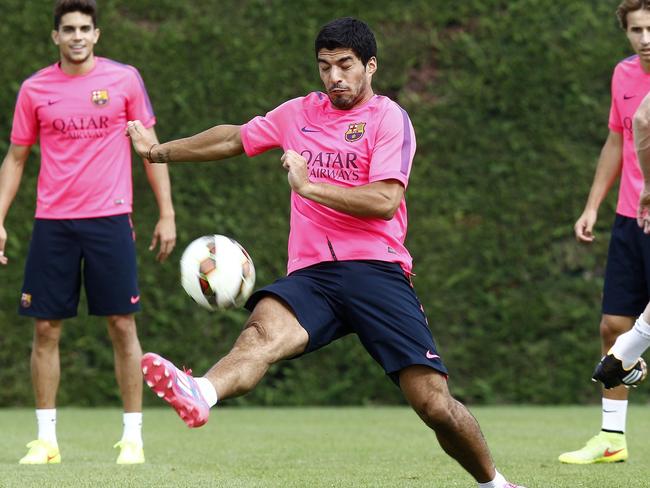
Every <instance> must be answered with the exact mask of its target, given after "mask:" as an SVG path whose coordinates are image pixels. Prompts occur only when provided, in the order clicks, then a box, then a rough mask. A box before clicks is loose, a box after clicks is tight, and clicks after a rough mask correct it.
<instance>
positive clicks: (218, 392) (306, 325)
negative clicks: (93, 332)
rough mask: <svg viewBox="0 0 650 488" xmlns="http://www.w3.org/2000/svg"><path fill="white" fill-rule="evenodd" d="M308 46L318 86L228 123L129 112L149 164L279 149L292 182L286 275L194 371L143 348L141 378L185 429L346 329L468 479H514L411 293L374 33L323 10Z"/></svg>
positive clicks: (400, 170) (403, 147)
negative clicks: (164, 119)
mask: <svg viewBox="0 0 650 488" xmlns="http://www.w3.org/2000/svg"><path fill="white" fill-rule="evenodd" d="M315 54H316V59H317V63H318V70H319V73H320V77H321V80H322V82H323V85H324V87H325V90H324V92H313V93H310V94H309V95H307V96H304V97H300V98H295V99H293V100H289V101H287V102H286V103H284V104H282V105H280V106H279V107H277V108H275V109H274V110H272V111H271V112H269V113H267V114H266V116H263V117H255V118H254V119H253V120H251V121H249V122H248V123H246V124H244V125H243V126H241V127H240V126H234V125H219V126H216V127H213V128H211V129H208V130H207V131H205V132H202V133H200V134H197V135H195V136H192V137H188V138H186V139H180V140H177V141H171V142H167V143H165V144H157V143H156V141H155V140H154V139H152V138H151V137H149V136H148V135H147V134H146V133H145V132H143V131H142V128H141V125H140V123H139V122H138V121H133V122H129V124H128V133H129V135H130V137H131V139H132V141H133V145H134V147H135V150H136V151H137V152H138V153H139V154H141V155H146V156H147V157H150V158H152V161H153V162H157V163H158V162H159V163H163V162H165V163H166V162H174V161H214V160H219V159H224V158H227V157H231V156H236V155H239V154H242V153H246V154H247V155H248V156H254V155H256V154H260V153H262V152H265V151H267V150H269V149H273V148H282V150H283V151H284V154H283V155H282V157H281V162H282V166H283V167H284V169H286V171H287V173H288V183H289V185H290V187H291V190H292V192H291V217H290V218H291V232H290V234H289V259H288V269H287V271H288V276H286V277H283V278H280V279H278V280H277V281H275V282H274V283H273V284H271V285H269V286H266V287H265V288H262V289H261V290H258V291H257V292H256V293H255V294H253V295H252V296H251V297H250V299H249V300H248V302H247V304H246V307H247V308H248V309H249V310H251V315H250V317H249V319H248V321H247V323H246V325H245V326H244V329H243V331H242V333H241V334H240V336H239V337H238V339H237V341H236V342H235V344H234V347H233V348H232V349H231V351H230V352H229V353H228V354H227V355H226V356H225V357H223V358H222V359H221V360H220V361H219V362H217V363H216V364H215V365H214V366H213V367H212V368H211V369H210V371H208V373H207V374H206V375H205V376H204V377H200V378H193V377H192V376H190V375H189V374H186V373H185V372H183V371H180V370H179V369H177V368H176V367H175V366H174V365H173V364H172V363H170V362H169V361H167V360H166V359H164V358H162V357H160V356H158V355H156V354H151V353H149V354H145V355H144V356H143V359H142V366H143V368H142V370H143V373H144V377H145V380H146V382H147V384H148V385H149V386H150V387H151V388H152V389H153V391H154V392H156V394H157V395H158V396H159V397H161V398H163V399H164V400H165V401H167V402H168V403H170V404H171V405H172V406H173V407H174V409H175V410H176V411H177V412H178V414H179V415H180V417H181V418H182V419H183V420H184V421H185V423H186V424H187V425H188V426H190V427H199V426H201V425H203V424H205V422H207V420H208V416H209V413H210V407H212V406H213V405H215V404H216V403H217V399H218V398H219V399H220V400H223V399H226V398H232V397H236V396H239V395H243V394H245V393H247V392H249V391H251V390H252V389H253V388H254V387H255V386H256V385H257V384H258V382H259V381H260V380H261V379H262V377H263V376H264V374H265V373H266V371H267V370H268V368H269V367H270V366H271V365H272V364H274V363H277V362H279V361H281V360H283V359H290V358H296V357H298V356H301V355H303V354H307V353H310V352H313V351H315V350H317V349H320V348H322V347H324V346H326V345H327V344H329V343H330V342H332V341H334V340H336V339H338V338H340V337H342V336H344V335H346V334H350V333H355V334H356V335H357V336H358V337H359V339H360V341H361V343H362V344H363V345H364V347H365V348H366V350H367V351H368V352H369V353H370V354H371V355H372V357H373V358H374V359H375V360H376V361H377V362H379V364H381V366H382V367H383V368H384V370H385V371H386V373H387V374H388V376H389V377H390V378H391V379H392V380H393V381H394V382H395V384H396V385H398V386H399V388H400V389H401V390H402V392H403V394H404V396H405V398H406V399H407V401H408V402H409V404H410V405H411V406H412V407H413V409H414V410H415V411H416V412H417V413H418V415H419V416H420V418H421V419H422V420H423V421H424V422H425V424H426V425H427V426H429V427H430V428H431V429H432V430H433V431H434V432H435V433H436V436H437V437H438V441H439V442H440V444H441V446H442V447H443V449H444V450H445V451H446V452H447V454H449V455H450V456H451V457H453V458H454V459H456V460H457V461H458V462H459V463H460V464H461V466H462V467H463V468H464V469H465V470H466V471H467V472H468V473H469V474H470V475H471V476H472V477H473V478H474V479H475V480H476V481H477V482H478V486H479V487H481V488H518V487H517V486H516V485H513V484H512V483H509V482H508V481H506V479H505V478H504V477H503V476H502V475H501V474H499V473H498V472H497V471H496V469H495V466H494V463H493V461H492V458H491V456H490V452H489V450H488V447H487V443H486V442H485V439H484V438H483V435H482V434H481V430H480V428H479V425H478V423H477V422H476V420H475V419H474V417H473V416H472V415H471V414H470V413H469V411H468V410H467V409H466V408H465V407H464V406H463V405H462V404H461V403H460V402H458V401H457V400H455V399H454V398H453V397H452V396H451V394H450V393H449V389H448V386H447V368H446V367H445V365H444V364H443V362H442V358H441V357H440V355H439V354H438V352H437V351H436V345H435V342H434V341H433V338H432V335H431V331H430V329H429V327H428V323H427V319H426V316H425V315H424V312H423V310H422V306H421V305H420V302H419V300H418V298H417V296H416V295H415V292H414V290H413V286H412V283H411V280H410V276H411V275H412V272H411V261H412V260H411V256H410V254H409V253H408V251H407V249H406V248H405V246H404V238H405V236H406V222H407V218H406V203H405V199H404V192H405V190H406V187H407V185H408V178H409V174H410V171H411V164H412V162H413V156H414V154H415V133H414V131H413V127H412V125H411V121H410V119H409V116H408V114H407V113H406V112H405V111H404V109H402V108H401V107H400V106H399V105H397V104H396V103H395V102H393V101H392V100H390V99H388V98H386V97H383V96H379V95H375V94H374V92H373V89H372V84H371V82H372V77H373V75H374V74H375V72H376V70H377V67H378V63H377V47H376V42H375V37H374V34H373V33H372V31H371V30H370V28H369V27H368V26H367V25H366V24H365V23H363V22H361V21H359V20H356V19H352V18H343V19H337V20H334V21H332V22H330V23H329V24H327V25H326V26H324V27H323V28H322V29H321V31H320V32H319V34H318V36H317V38H316V43H315ZM519 488H521V487H519Z"/></svg>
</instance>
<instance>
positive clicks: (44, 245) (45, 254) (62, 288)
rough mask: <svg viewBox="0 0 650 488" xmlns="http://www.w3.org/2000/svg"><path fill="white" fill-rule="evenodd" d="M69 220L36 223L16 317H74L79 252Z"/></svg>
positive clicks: (78, 274) (78, 277)
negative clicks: (18, 315)
mask: <svg viewBox="0 0 650 488" xmlns="http://www.w3.org/2000/svg"><path fill="white" fill-rule="evenodd" d="M71 225H72V224H71V222H70V221H69V220H48V219H36V220H35V221H34V228H33V231H32V238H31V240H30V244H29V252H28V255H27V260H26V262H25V276H24V282H23V287H22V291H21V297H20V307H19V313H20V314H21V315H26V316H30V317H36V318H39V319H65V318H70V317H74V316H76V315H77V306H78V304H79V291H80V286H81V248H80V245H79V242H78V240H77V238H76V234H75V232H74V229H73V228H72V227H71Z"/></svg>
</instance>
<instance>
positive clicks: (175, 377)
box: [141, 352, 210, 427]
mask: <svg viewBox="0 0 650 488" xmlns="http://www.w3.org/2000/svg"><path fill="white" fill-rule="evenodd" d="M141 365H142V374H143V375H144V380H145V382H146V383H147V386H149V388H151V389H152V390H153V391H154V393H155V394H156V395H158V396H159V397H160V398H162V399H163V400H165V401H166V402H167V403H169V404H170V405H171V406H172V407H173V408H174V410H176V413H177V414H178V415H179V416H180V418H181V419H183V422H185V423H186V424H187V426H188V427H201V426H202V425H203V424H205V423H206V422H207V421H208V416H209V415H210V406H209V405H208V403H207V402H206V400H205V398H204V397H203V394H202V393H201V390H200V389H199V386H198V384H197V383H196V380H195V379H194V378H193V377H192V375H191V373H192V371H191V370H188V371H181V370H180V369H178V368H177V367H176V366H174V365H173V364H172V363H171V362H170V361H168V360H166V359H165V358H163V357H162V356H159V355H158V354H155V353H152V352H148V353H146V354H145V355H143V356H142V362H141Z"/></svg>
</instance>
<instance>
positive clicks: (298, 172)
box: [281, 150, 404, 220]
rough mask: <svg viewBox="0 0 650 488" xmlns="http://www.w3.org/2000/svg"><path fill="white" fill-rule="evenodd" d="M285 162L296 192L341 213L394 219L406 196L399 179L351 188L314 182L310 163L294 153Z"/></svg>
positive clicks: (283, 163)
mask: <svg viewBox="0 0 650 488" xmlns="http://www.w3.org/2000/svg"><path fill="white" fill-rule="evenodd" d="M281 161H282V166H283V167H284V169H286V170H287V172H288V175H287V178H288V180H289V185H291V188H292V189H293V191H295V192H296V193H298V194H299V195H300V196H303V197H305V198H308V199H310V200H313V201H315V202H317V203H320V204H322V205H326V206H328V207H330V208H333V209H334V210H338V211H339V212H345V213H347V214H350V215H354V216H357V217H377V218H380V219H385V220H390V219H392V218H393V215H394V214H395V211H396V210H397V208H398V207H399V204H400V202H401V201H402V197H403V196H404V186H402V183H400V182H399V181H397V180H382V181H375V182H372V183H368V184H367V185H361V186H355V187H350V188H345V187H341V186H336V185H330V184H328V183H312V182H311V181H309V177H308V174H307V160H306V159H305V158H304V157H302V156H301V155H300V154H298V153H297V152H295V151H292V150H288V151H287V152H285V153H284V154H283V155H282V158H281Z"/></svg>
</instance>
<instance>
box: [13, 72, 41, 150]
mask: <svg viewBox="0 0 650 488" xmlns="http://www.w3.org/2000/svg"><path fill="white" fill-rule="evenodd" d="M37 139H38V119H37V118H36V111H35V110H34V106H33V103H32V99H31V97H30V96H29V89H28V88H27V87H26V86H25V84H24V83H23V85H22V86H21V87H20V91H19V92H18V98H17V99H16V108H15V110H14V119H13V124H12V126H11V143H12V144H16V145H19V146H31V145H32V144H35V143H36V141H37Z"/></svg>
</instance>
